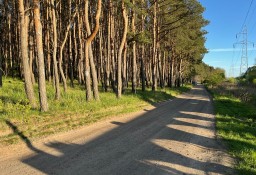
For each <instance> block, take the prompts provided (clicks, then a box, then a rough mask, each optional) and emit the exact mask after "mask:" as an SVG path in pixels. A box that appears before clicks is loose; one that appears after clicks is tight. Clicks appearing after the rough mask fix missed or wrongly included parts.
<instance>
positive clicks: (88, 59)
mask: <svg viewBox="0 0 256 175" xmlns="http://www.w3.org/2000/svg"><path fill="white" fill-rule="evenodd" d="M88 5H89V2H88V0H86V1H85V26H86V29H87V34H88V36H87V38H86V43H85V71H86V72H85V76H86V100H87V101H90V100H91V99H92V95H91V78H90V76H91V75H90V69H91V70H92V78H93V94H94V98H95V100H99V91H98V80H97V73H96V70H95V65H94V61H93V55H92V49H91V42H92V40H93V39H94V38H95V36H96V35H97V33H98V31H99V27H100V14H101V0H98V3H97V12H96V16H95V23H96V24H95V27H94V30H93V32H92V33H91V30H90V24H89V19H88ZM89 52H90V53H89ZM89 54H90V55H89Z"/></svg>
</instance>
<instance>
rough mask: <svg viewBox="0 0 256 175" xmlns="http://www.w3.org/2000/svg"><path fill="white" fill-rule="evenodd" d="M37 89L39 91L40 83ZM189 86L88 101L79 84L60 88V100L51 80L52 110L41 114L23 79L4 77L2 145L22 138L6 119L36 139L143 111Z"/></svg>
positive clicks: (0, 96)
mask: <svg viewBox="0 0 256 175" xmlns="http://www.w3.org/2000/svg"><path fill="white" fill-rule="evenodd" d="M34 88H35V92H36V94H38V88H37V86H35V87H34ZM190 88H191V86H184V87H181V88H174V89H170V88H165V89H159V90H158V91H156V92H152V91H151V90H150V89H147V90H146V91H145V92H142V91H141V90H138V91H137V93H136V94H132V93H131V90H130V89H127V90H126V92H125V94H123V96H122V98H121V99H116V95H115V94H114V93H113V92H101V93H100V99H101V100H100V101H91V102H89V103H88V102H86V100H85V90H84V87H82V86H79V85H78V84H76V85H75V88H68V90H67V92H66V93H64V92H63V89H61V91H62V93H61V99H60V100H59V101H56V100H54V88H53V86H52V85H51V83H47V97H48V103H49V111H48V112H45V113H41V112H39V108H38V109H31V108H30V105H29V103H28V100H27V99H26V96H25V92H24V84H23V82H22V81H20V80H17V79H12V78H5V79H4V81H3V87H2V88H1V89H0V144H4V145H6V144H13V143H17V142H19V141H20V139H19V136H18V135H17V134H15V133H13V131H12V130H11V129H10V127H9V126H8V125H7V121H9V122H11V123H12V124H13V125H15V126H16V127H17V128H18V129H19V131H20V132H22V133H23V134H24V135H25V136H26V137H28V138H29V139H30V140H33V139H36V138H41V137H45V136H48V135H51V134H54V133H58V132H62V131H68V130H72V129H76V128H78V127H81V126H84V125H87V124H90V123H93V122H96V121H99V120H101V119H104V118H107V117H111V116H118V115H121V114H125V113H130V112H135V111H138V110H142V109H143V108H144V107H146V106H149V105H154V104H155V103H157V102H160V101H164V100H167V99H170V98H173V97H174V96H176V95H178V94H180V93H182V92H184V91H188V90H189V89H190ZM37 102H38V97H37ZM38 104H39V102H38Z"/></svg>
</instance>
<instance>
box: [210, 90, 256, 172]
mask: <svg viewBox="0 0 256 175" xmlns="http://www.w3.org/2000/svg"><path fill="white" fill-rule="evenodd" d="M213 95H214V103H215V110H216V114H217V115H216V116H217V132H218V135H219V136H220V137H221V138H223V140H224V141H225V142H226V143H227V146H228V148H229V151H230V153H231V154H232V155H233V156H234V157H236V158H237V160H238V164H237V166H236V169H237V170H238V173H239V174H241V175H253V174H256V107H255V106H252V105H251V104H246V103H243V102H241V101H240V100H239V99H237V98H234V97H231V96H228V95H227V96H225V95H218V94H216V93H215V94H214V93H213Z"/></svg>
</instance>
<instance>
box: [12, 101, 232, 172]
mask: <svg viewBox="0 0 256 175" xmlns="http://www.w3.org/2000/svg"><path fill="white" fill-rule="evenodd" d="M186 100H189V101H191V102H193V103H195V104H197V105H203V106H204V107H205V108H207V107H208V106H209V105H210V101H205V100H195V99H192V98H191V99H182V98H177V99H174V100H173V101H171V102H170V101H169V102H165V103H163V104H162V105H160V106H159V107H157V108H155V109H153V110H150V111H147V112H145V113H144V114H143V115H141V116H140V117H138V118H136V119H134V120H132V121H130V122H128V123H121V122H118V121H114V122H112V124H115V125H117V127H116V128H114V129H112V130H110V131H108V132H106V133H103V134H102V135H100V136H98V137H97V138H95V139H93V140H91V141H88V142H86V143H83V144H74V143H71V144H67V143H62V142H54V143H50V144H48V145H47V146H48V147H50V148H54V149H55V150H58V151H59V152H61V153H62V154H61V155H59V156H56V155H53V154H50V153H46V152H44V151H37V149H36V148H34V147H33V146H32V144H31V143H30V142H28V144H27V146H28V147H29V148H30V149H31V150H35V152H36V154H35V155H34V156H32V157H29V158H25V159H23V160H22V162H23V163H25V164H27V165H29V166H31V167H33V168H36V169H37V170H39V171H40V172H42V173H45V174H90V175H91V174H111V175H113V174H122V175H125V174H129V175H130V174H189V171H190V170H193V171H195V172H198V173H199V174H200V173H201V174H202V173H204V174H211V173H219V174H232V173H233V169H232V167H229V166H226V165H223V164H222V163H221V162H218V161H217V160H214V161H213V160H210V159H209V160H201V159H199V158H196V157H191V156H189V155H186V154H184V152H183V151H190V150H186V148H184V149H183V151H181V152H178V151H176V150H175V149H173V148H175V145H174V144H178V145H186V144H191V145H193V146H194V147H200V148H201V149H202V150H205V151H207V150H209V149H210V150H216V151H218V152H222V151H223V150H222V147H220V146H219V145H218V144H216V138H215V137H210V136H204V135H200V134H198V133H195V132H193V128H200V129H202V131H204V130H209V131H212V132H214V119H213V118H211V117H208V115H212V114H213V113H212V112H210V113H209V114H208V113H204V112H205V111H204V110H206V109H205V108H204V107H202V108H200V111H197V110H195V109H196V108H193V107H192V108H191V104H190V103H187V102H184V101H186ZM180 106H182V107H180ZM194 106H196V105H194ZM197 109H198V108H197ZM184 118H185V119H190V120H189V121H191V122H184V121H182V120H183V119H184ZM202 122H206V123H208V124H209V125H202V124H201V123H202ZM10 126H11V127H12V128H14V129H13V131H14V132H16V133H17V134H19V131H18V129H17V128H16V129H15V127H13V126H12V124H10ZM182 127H183V128H192V131H191V130H185V129H180V128H182ZM19 135H21V137H22V134H21V133H20V134H19ZM85 137H86V136H85ZM26 140H28V138H26V137H25V138H24V141H25V142H26V143H27V141H26ZM162 142H165V143H166V144H164V145H161V143H162ZM159 143H160V144H159ZM191 151H192V150H191Z"/></svg>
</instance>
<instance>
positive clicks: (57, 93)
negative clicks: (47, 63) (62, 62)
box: [51, 0, 60, 100]
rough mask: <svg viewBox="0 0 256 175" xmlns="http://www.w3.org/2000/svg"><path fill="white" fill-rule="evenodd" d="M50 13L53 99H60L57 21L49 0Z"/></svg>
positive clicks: (53, 5)
mask: <svg viewBox="0 0 256 175" xmlns="http://www.w3.org/2000/svg"><path fill="white" fill-rule="evenodd" d="M51 7H52V9H51V12H52V28H53V52H52V57H53V70H54V83H55V99H56V100H59V99H60V79H59V71H58V63H57V47H58V34H57V25H56V23H57V21H56V11H55V4H54V0H51Z"/></svg>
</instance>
